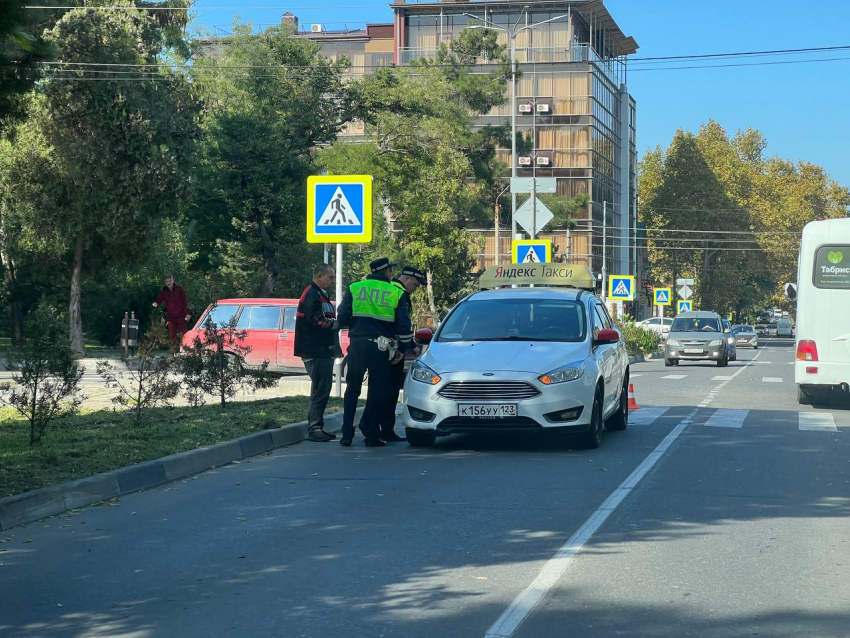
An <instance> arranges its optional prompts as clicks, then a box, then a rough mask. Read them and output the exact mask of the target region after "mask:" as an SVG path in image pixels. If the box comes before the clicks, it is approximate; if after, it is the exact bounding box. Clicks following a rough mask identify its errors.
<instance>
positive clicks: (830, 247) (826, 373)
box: [786, 218, 850, 404]
mask: <svg viewBox="0 0 850 638" xmlns="http://www.w3.org/2000/svg"><path fill="white" fill-rule="evenodd" d="M786 292H787V293H790V294H789V298H791V299H792V300H794V298H795V297H796V302H797V325H796V328H797V334H796V337H797V361H796V364H795V366H794V380H795V382H796V383H797V401H798V402H799V403H801V404H811V403H812V402H813V401H814V399H816V398H818V397H822V396H825V395H826V394H828V393H831V392H834V391H841V392H844V393H850V218H848V219H829V220H823V221H816V222H811V223H810V224H807V225H806V227H805V228H804V229H803V238H802V242H801V244H800V259H799V262H798V265H797V286H796V290H795V289H794V287H793V286H787V287H786Z"/></svg>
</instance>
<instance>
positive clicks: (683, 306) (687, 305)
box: [676, 299, 694, 314]
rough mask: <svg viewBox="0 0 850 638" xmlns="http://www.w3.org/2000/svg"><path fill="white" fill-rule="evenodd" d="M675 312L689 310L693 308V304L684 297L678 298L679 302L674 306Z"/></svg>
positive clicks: (679, 312)
mask: <svg viewBox="0 0 850 638" xmlns="http://www.w3.org/2000/svg"><path fill="white" fill-rule="evenodd" d="M676 308H677V313H678V314H682V313H683V312H691V310H693V308H694V305H693V304H692V303H691V302H690V301H685V300H684V299H681V300H679V304H678V305H677V306H676Z"/></svg>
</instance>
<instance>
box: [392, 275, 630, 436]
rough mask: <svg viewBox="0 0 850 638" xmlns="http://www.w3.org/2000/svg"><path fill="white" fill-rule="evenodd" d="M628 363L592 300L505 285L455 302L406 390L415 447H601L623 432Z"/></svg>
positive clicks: (572, 292) (586, 295)
mask: <svg viewBox="0 0 850 638" xmlns="http://www.w3.org/2000/svg"><path fill="white" fill-rule="evenodd" d="M628 383H629V358H628V354H627V353H626V347H625V344H624V343H623V342H622V341H621V340H620V333H619V332H618V331H617V330H616V329H615V328H614V325H613V322H612V321H611V318H610V316H609V315H608V311H607V310H606V309H605V306H604V305H603V304H602V302H601V301H600V300H599V299H598V298H597V297H596V296H595V295H594V294H593V293H592V292H587V291H583V290H576V289H569V288H537V287H535V288H503V289H497V290H490V291H484V292H478V293H475V294H473V295H470V296H469V297H467V298H466V299H464V300H463V301H461V302H460V303H458V304H457V305H456V306H455V307H454V308H453V309H452V310H451V312H450V313H449V315H448V316H447V317H446V318H445V320H444V321H443V322H442V324H441V325H440V328H439V330H438V331H437V333H436V334H435V335H434V338H433V340H432V342H431V345H430V348H429V349H428V352H427V353H426V354H425V355H423V356H422V357H420V358H419V359H418V360H417V361H416V362H415V363H414V364H413V366H412V367H411V370H410V373H409V374H408V376H407V379H406V381H405V386H404V424H405V428H406V431H407V439H408V441H409V442H410V445H412V446H429V445H433V443H434V441H435V440H436V437H437V436H442V435H447V434H451V433H455V432H466V433H468V432H481V431H487V430H490V431H494V430H495V431H502V432H503V431H511V430H512V431H528V432H541V431H548V430H559V431H564V432H575V433H578V434H579V435H580V437H581V438H582V443H583V444H584V445H585V446H587V447H591V448H595V447H598V446H599V444H600V443H601V440H602V430H603V424H605V427H606V428H607V429H608V430H623V429H625V428H626V426H627V425H628V420H629V410H628Z"/></svg>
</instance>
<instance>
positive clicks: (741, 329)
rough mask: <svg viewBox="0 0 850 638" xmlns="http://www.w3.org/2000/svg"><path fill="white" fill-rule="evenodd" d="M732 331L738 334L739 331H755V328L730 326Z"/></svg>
mask: <svg viewBox="0 0 850 638" xmlns="http://www.w3.org/2000/svg"><path fill="white" fill-rule="evenodd" d="M732 332H733V333H734V334H738V333H739V332H755V330H754V329H753V327H752V326H732Z"/></svg>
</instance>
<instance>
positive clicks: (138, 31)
mask: <svg viewBox="0 0 850 638" xmlns="http://www.w3.org/2000/svg"><path fill="white" fill-rule="evenodd" d="M121 6H125V5H121ZM172 37H173V23H171V22H168V23H167V26H165V27H164V26H162V24H161V23H159V22H158V21H157V19H156V18H155V17H154V16H153V15H151V14H150V13H148V12H145V11H142V10H135V11H134V10H122V11H109V10H106V9H101V8H99V7H88V8H85V9H75V10H71V11H68V12H67V13H65V15H64V16H63V17H62V19H60V20H59V21H58V22H57V23H56V26H55V27H54V28H53V29H52V30H51V31H50V32H48V33H47V34H46V37H45V39H46V41H47V42H48V43H49V44H50V45H51V46H52V47H53V50H54V52H55V56H56V60H57V61H58V62H59V63H61V66H60V67H59V68H58V69H57V70H56V71H52V72H51V73H49V74H48V75H47V80H46V81H45V82H44V84H43V87H42V88H41V89H40V92H41V93H42V95H43V99H42V100H38V101H36V102H35V104H34V109H33V111H32V117H33V118H34V120H35V121H36V122H37V123H38V125H39V127H40V130H41V131H42V132H43V134H44V137H45V139H46V141H47V143H48V144H49V146H50V147H51V156H52V158H51V159H52V164H53V167H54V173H53V175H52V176H51V179H52V182H53V184H54V188H55V192H56V197H55V201H54V204H53V207H52V209H51V210H50V211H49V214H48V211H45V210H38V211H35V214H34V215H33V216H32V217H31V218H30V219H29V220H28V225H29V227H30V229H31V234H32V235H35V236H42V237H43V236H50V237H52V239H53V240H54V241H53V242H51V244H50V246H51V249H52V250H53V251H54V252H55V253H57V254H62V255H67V256H68V257H67V258H68V259H69V260H70V261H71V262H72V267H71V277H70V301H69V320H70V334H71V346H72V348H73V349H74V351H75V352H82V350H83V330H82V312H81V290H82V284H83V277H84V275H85V273H86V272H95V271H96V270H97V269H98V268H99V267H101V266H102V265H103V264H104V263H110V264H112V265H119V264H123V265H130V264H133V263H134V262H135V261H137V260H139V259H141V258H143V257H144V255H145V253H146V251H147V250H148V248H149V246H150V245H151V243H152V242H153V241H155V240H156V238H157V237H158V235H159V228H160V223H161V220H162V219H163V218H165V217H168V216H174V215H176V214H177V212H178V208H179V206H180V203H181V201H183V200H184V199H185V195H186V191H187V189H186V184H187V166H188V163H189V159H190V154H191V148H192V142H193V139H194V138H195V136H196V125H195V116H196V113H197V105H196V103H195V101H194V100H193V99H192V97H191V95H190V91H189V84H188V81H187V78H186V77H185V76H183V75H181V74H179V73H176V72H174V71H173V70H171V69H170V68H167V67H163V66H157V67H154V68H153V70H149V69H141V70H140V68H139V67H138V65H147V64H151V65H153V64H157V63H158V62H160V61H162V60H163V59H164V58H163V55H164V49H163V47H164V46H165V45H166V44H168V43H169V42H170V39H171V38H172ZM81 63H86V64H87V65H90V64H92V63H96V64H100V65H103V66H101V67H99V69H98V70H97V73H98V74H97V76H96V77H94V78H93V77H92V76H91V71H90V69H91V67H90V66H79V65H80V64H81ZM127 74H129V75H127ZM95 80H96V81H95Z"/></svg>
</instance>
